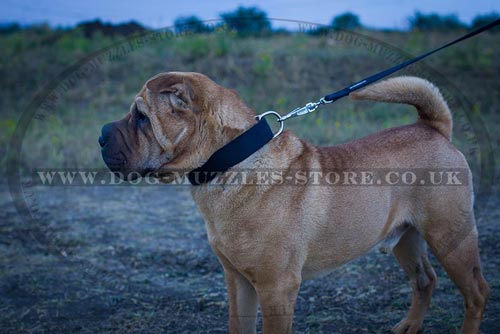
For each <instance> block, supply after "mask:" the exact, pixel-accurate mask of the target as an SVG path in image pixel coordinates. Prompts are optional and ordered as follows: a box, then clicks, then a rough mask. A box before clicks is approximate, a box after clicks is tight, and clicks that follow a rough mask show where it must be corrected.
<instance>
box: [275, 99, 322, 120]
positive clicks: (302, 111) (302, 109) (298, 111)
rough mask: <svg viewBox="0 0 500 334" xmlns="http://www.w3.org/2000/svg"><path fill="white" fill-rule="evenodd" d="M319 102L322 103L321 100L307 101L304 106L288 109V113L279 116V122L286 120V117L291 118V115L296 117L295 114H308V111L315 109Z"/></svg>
mask: <svg viewBox="0 0 500 334" xmlns="http://www.w3.org/2000/svg"><path fill="white" fill-rule="evenodd" d="M320 104H322V103H321V102H309V103H307V104H306V105H305V106H303V107H300V108H297V109H294V110H292V111H290V112H289V113H288V114H286V115H285V116H281V119H280V122H283V121H286V120H287V119H289V118H292V117H297V116H302V115H305V114H309V113H311V112H313V111H314V110H316V109H317V108H318V106H319V105H320Z"/></svg>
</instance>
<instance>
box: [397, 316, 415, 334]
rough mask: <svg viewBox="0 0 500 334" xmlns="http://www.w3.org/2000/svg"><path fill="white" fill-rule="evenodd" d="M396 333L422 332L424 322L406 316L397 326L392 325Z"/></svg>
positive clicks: (413, 333)
mask: <svg viewBox="0 0 500 334" xmlns="http://www.w3.org/2000/svg"><path fill="white" fill-rule="evenodd" d="M392 331H393V332H394V333H396V334H417V333H421V332H422V322H421V321H417V320H411V319H407V318H404V319H403V320H401V321H400V322H399V323H398V324H397V325H396V326H394V327H392Z"/></svg>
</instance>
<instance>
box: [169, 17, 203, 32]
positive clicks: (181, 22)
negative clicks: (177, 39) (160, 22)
mask: <svg viewBox="0 0 500 334" xmlns="http://www.w3.org/2000/svg"><path fill="white" fill-rule="evenodd" d="M174 29H175V32H176V33H178V34H186V33H193V34H199V33H204V32H209V31H210V27H208V26H207V25H206V24H205V23H203V21H202V20H200V19H199V18H198V17H197V16H181V17H178V18H176V19H175V21H174Z"/></svg>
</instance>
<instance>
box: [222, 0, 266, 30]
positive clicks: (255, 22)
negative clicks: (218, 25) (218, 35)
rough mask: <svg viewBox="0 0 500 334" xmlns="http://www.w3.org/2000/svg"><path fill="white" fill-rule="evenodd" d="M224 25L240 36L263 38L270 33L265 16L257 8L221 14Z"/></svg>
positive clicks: (243, 8) (240, 9)
mask: <svg viewBox="0 0 500 334" xmlns="http://www.w3.org/2000/svg"><path fill="white" fill-rule="evenodd" d="M221 18H222V20H223V21H224V24H225V25H226V26H227V27H228V28H230V29H233V30H235V31H237V32H238V35H240V36H263V35H268V34H269V33H270V32H271V22H270V21H269V19H268V18H267V14H266V13H265V12H264V11H262V10H260V9H259V8H257V7H241V6H240V7H238V9H236V10H235V11H233V12H227V13H224V14H221Z"/></svg>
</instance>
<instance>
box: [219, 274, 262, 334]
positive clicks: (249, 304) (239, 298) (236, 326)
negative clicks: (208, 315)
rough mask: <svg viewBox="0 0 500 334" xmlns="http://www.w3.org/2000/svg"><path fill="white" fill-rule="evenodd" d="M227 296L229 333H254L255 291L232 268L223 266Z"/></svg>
mask: <svg viewBox="0 0 500 334" xmlns="http://www.w3.org/2000/svg"><path fill="white" fill-rule="evenodd" d="M224 273H225V275H226V285H227V294H228V296H229V333H231V334H255V332H256V328H255V326H256V323H255V322H256V319H257V293H256V292H255V289H254V287H253V286H252V285H251V284H250V282H249V281H248V280H247V279H246V278H245V277H244V276H243V275H241V274H240V273H239V272H238V271H236V270H235V269H233V268H229V267H227V268H226V267H224Z"/></svg>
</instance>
